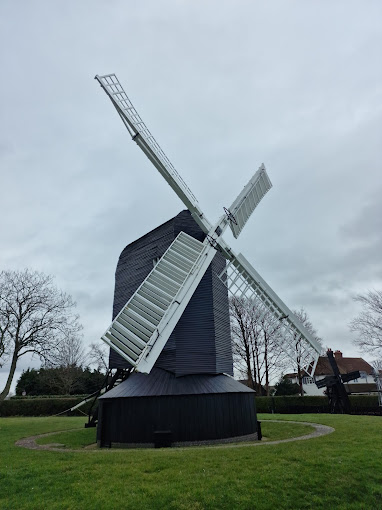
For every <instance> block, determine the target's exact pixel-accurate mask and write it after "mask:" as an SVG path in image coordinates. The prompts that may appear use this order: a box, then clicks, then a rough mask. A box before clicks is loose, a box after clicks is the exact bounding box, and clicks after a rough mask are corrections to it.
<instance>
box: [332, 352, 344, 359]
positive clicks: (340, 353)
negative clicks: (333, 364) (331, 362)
mask: <svg viewBox="0 0 382 510" xmlns="http://www.w3.org/2000/svg"><path fill="white" fill-rule="evenodd" d="M334 357H335V358H336V360H339V359H342V352H341V351H334Z"/></svg>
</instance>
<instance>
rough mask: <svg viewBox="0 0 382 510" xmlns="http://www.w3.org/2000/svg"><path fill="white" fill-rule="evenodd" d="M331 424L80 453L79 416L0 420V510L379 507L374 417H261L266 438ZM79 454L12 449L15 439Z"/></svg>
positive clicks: (83, 439)
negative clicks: (262, 439)
mask: <svg viewBox="0 0 382 510" xmlns="http://www.w3.org/2000/svg"><path fill="white" fill-rule="evenodd" d="M267 418H268V419H276V418H278V419H281V420H295V421H306V422H308V421H311V422H316V423H323V424H325V425H330V426H332V427H334V428H335V429H336V431H335V432H334V433H333V434H329V435H327V436H323V437H318V438H315V439H310V440H307V441H296V442H291V443H284V444H273V445H272V444H268V445H267V444H263V445H261V446H257V447H253V446H247V445H243V446H240V447H239V448H224V449H222V448H182V449H161V450H97V451H94V450H88V451H87V450H83V447H84V446H86V445H88V444H90V443H92V442H93V441H94V429H93V430H92V429H90V430H89V429H88V430H85V429H82V427H83V424H84V421H85V419H84V418H2V419H0V508H1V509H2V510H3V509H9V510H17V509H24V508H30V509H31V508H36V509H45V508H46V509H49V510H50V509H82V508H84V509H85V508H86V509H98V508H99V509H114V508H115V509H121V510H123V509H130V508H131V509H134V510H135V509H141V508H147V509H203V508H206V509H208V508H218V509H224V508H227V509H230V510H235V509H256V510H257V509H259V510H261V509H272V510H273V509H292V508H293V509H300V508H301V509H304V510H305V509H315V510H316V509H321V508H322V509H346V510H352V509H354V510H355V509H357V510H359V509H376V510H377V509H382V418H381V417H372V416H370V417H369V416H335V415H334V416H333V415H308V414H306V415H260V416H259V419H261V421H262V430H263V435H264V436H267V437H269V440H272V439H284V438H287V437H291V435H292V436H293V435H294V436H297V435H302V434H306V433H309V432H311V431H312V429H311V427H309V426H308V427H306V426H304V425H299V426H296V425H294V424H286V425H283V424H278V423H266V419H267ZM76 427H78V428H79V429H80V430H78V432H77V431H74V432H73V431H70V432H64V433H60V434H59V435H54V436H51V437H48V438H42V439H40V440H39V441H40V442H43V443H44V442H45V443H51V442H55V443H56V442H57V443H63V444H64V445H65V446H66V447H68V448H69V447H70V448H79V449H80V451H78V452H76V451H74V452H71V451H62V452H52V451H38V450H26V449H24V448H20V447H16V446H15V445H14V442H15V441H16V440H18V439H20V438H22V437H27V436H31V435H35V434H43V433H45V432H53V431H63V430H68V429H73V428H76Z"/></svg>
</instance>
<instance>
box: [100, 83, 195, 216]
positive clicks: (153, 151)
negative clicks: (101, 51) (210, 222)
mask: <svg viewBox="0 0 382 510" xmlns="http://www.w3.org/2000/svg"><path fill="white" fill-rule="evenodd" d="M95 78H96V80H97V81H98V82H99V83H100V85H101V87H102V88H103V89H104V91H105V92H106V94H107V95H108V96H109V98H110V99H111V101H112V103H113V104H114V106H115V107H116V109H117V111H118V113H119V115H120V117H121V119H122V120H123V122H124V124H125V126H126V127H127V129H128V130H129V132H130V134H131V135H132V136H133V139H135V141H136V142H137V143H138V145H140V144H139V140H138V139H136V137H137V135H140V136H141V137H142V138H143V140H144V141H145V144H146V145H147V148H148V149H149V152H146V151H145V150H144V147H141V148H142V149H143V150H144V152H146V155H147V156H148V157H149V158H150V160H151V161H152V163H153V164H154V165H155V166H156V167H157V169H158V170H159V171H160V172H161V173H162V174H163V176H164V177H165V179H166V180H167V181H168V182H169V180H170V179H171V180H173V181H174V182H175V183H176V184H177V186H179V188H180V189H181V190H182V192H183V193H184V195H185V197H186V198H187V199H188V201H189V202H190V204H188V203H187V204H186V205H187V207H188V206H189V205H190V206H192V205H196V204H197V200H196V198H195V196H194V195H193V193H192V191H191V190H190V188H189V187H188V186H187V184H186V183H185V182H184V180H183V179H182V177H181V176H180V175H179V173H178V172H177V171H176V169H175V168H174V166H173V164H172V163H171V161H170V160H169V159H168V157H167V156H166V154H165V153H164V152H163V150H162V148H161V147H160V145H159V144H158V142H157V141H156V140H155V138H154V136H153V135H152V134H151V133H150V131H149V129H148V127H147V126H146V124H145V123H144V122H143V120H142V119H141V117H140V115H139V113H138V112H137V110H136V109H135V108H134V106H133V104H132V102H131V101H130V99H129V98H128V96H127V94H126V92H125V91H124V89H123V87H122V85H121V84H120V82H119V80H118V78H117V77H116V75H115V74H107V75H104V76H98V75H97V76H96V77H95ZM170 184H171V183H170ZM175 191H176V192H177V191H178V190H175ZM181 198H182V199H183V198H184V197H181Z"/></svg>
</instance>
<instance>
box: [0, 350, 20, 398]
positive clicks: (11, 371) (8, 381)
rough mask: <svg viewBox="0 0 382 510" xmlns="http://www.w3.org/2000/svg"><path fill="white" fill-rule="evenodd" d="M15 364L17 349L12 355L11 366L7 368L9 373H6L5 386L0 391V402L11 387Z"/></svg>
mask: <svg viewBox="0 0 382 510" xmlns="http://www.w3.org/2000/svg"><path fill="white" fill-rule="evenodd" d="M16 365H17V351H16V349H15V351H14V353H13V356H12V363H11V368H10V370H9V375H8V379H7V382H6V384H5V388H4V389H3V391H2V392H1V393H0V402H2V401H3V400H4V399H5V397H6V396H7V395H8V393H9V390H10V388H11V384H12V381H13V376H14V375H15V370H16Z"/></svg>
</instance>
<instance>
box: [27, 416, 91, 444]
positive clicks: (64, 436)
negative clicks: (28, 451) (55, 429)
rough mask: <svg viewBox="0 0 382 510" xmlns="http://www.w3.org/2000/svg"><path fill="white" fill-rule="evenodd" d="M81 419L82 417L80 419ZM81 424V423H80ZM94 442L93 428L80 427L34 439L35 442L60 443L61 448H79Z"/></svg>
mask: <svg viewBox="0 0 382 510" xmlns="http://www.w3.org/2000/svg"><path fill="white" fill-rule="evenodd" d="M82 421H83V419H82ZM82 425H83V424H82ZM95 442H96V429H95V428H89V429H85V428H83V427H82V428H80V429H78V430H69V431H68V432H59V433H58V434H54V435H49V436H45V437H40V438H39V439H37V440H36V443H37V444H42V445H43V444H51V443H60V444H62V446H63V448H68V449H81V448H85V447H86V446H90V445H92V444H94V443H95Z"/></svg>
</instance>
